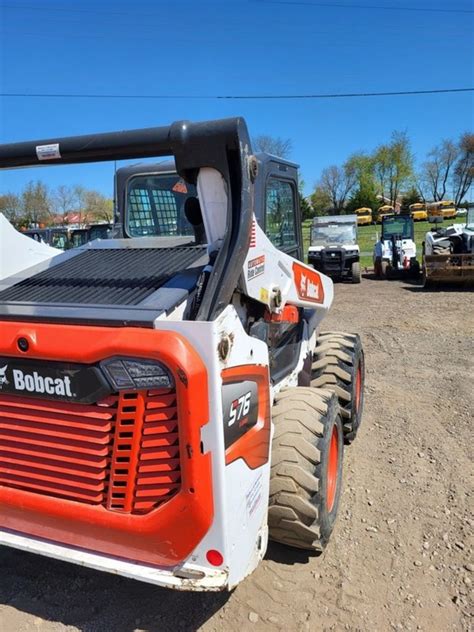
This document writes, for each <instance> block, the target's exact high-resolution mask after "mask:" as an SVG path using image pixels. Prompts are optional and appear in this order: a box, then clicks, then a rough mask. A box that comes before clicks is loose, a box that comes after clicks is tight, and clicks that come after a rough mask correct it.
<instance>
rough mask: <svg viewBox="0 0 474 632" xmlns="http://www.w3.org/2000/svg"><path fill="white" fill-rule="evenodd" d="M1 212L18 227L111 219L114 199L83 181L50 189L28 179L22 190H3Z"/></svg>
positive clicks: (106, 220) (0, 195)
mask: <svg viewBox="0 0 474 632" xmlns="http://www.w3.org/2000/svg"><path fill="white" fill-rule="evenodd" d="M0 213H3V214H4V215H5V217H6V218H7V219H8V220H9V221H10V222H11V223H12V224H13V225H14V226H15V227H16V228H18V229H27V228H37V227H40V226H51V225H67V224H70V223H72V222H71V219H72V218H73V217H74V218H75V220H76V221H74V223H79V224H85V223H91V222H111V221H112V217H113V201H112V200H111V199H109V198H107V197H106V196H104V195H102V193H100V192H99V191H95V190H93V189H86V188H85V187H83V186H80V185H74V186H67V185H60V186H58V187H57V188H55V189H49V188H48V187H47V186H46V185H45V184H44V183H43V182H41V181H40V180H37V181H31V182H28V184H27V185H26V186H25V187H24V188H23V190H22V191H21V192H20V193H18V194H17V193H4V194H0Z"/></svg>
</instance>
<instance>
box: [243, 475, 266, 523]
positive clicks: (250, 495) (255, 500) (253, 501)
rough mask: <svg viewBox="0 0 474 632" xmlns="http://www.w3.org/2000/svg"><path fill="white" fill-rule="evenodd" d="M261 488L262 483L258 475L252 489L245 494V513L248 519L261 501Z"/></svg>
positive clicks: (260, 476)
mask: <svg viewBox="0 0 474 632" xmlns="http://www.w3.org/2000/svg"><path fill="white" fill-rule="evenodd" d="M262 488H263V481H262V475H261V474H260V475H259V476H258V478H257V480H256V481H255V482H254V483H253V485H252V487H251V488H250V489H249V491H248V492H247V493H246V494H245V497H246V504H247V513H248V515H249V518H250V517H251V516H252V514H253V513H254V512H255V510H256V509H257V507H258V506H259V504H260V502H261V500H262Z"/></svg>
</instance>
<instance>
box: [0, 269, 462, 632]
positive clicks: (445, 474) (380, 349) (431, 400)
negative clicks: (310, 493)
mask: <svg viewBox="0 0 474 632" xmlns="http://www.w3.org/2000/svg"><path fill="white" fill-rule="evenodd" d="M325 328H326V329H329V330H347V331H355V332H359V333H360V334H361V335H362V338H363V342H364V346H365V352H366V364H367V385H366V399H365V415H364V420H363V425H362V428H361V430H360V433H359V436H358V438H357V440H356V441H355V443H354V444H353V445H352V446H350V447H349V448H347V449H346V452H345V464H344V474H345V484H344V493H343V498H342V502H341V512H340V516H339V520H338V522H337V525H336V529H335V532H334V534H333V537H332V540H331V542H330V544H329V547H328V549H327V550H326V552H325V553H324V554H323V555H322V556H320V557H311V556H310V557H308V556H307V555H306V554H304V553H301V552H296V553H294V552H290V551H289V550H287V549H285V547H283V546H277V545H271V546H270V548H269V551H268V554H267V557H266V559H265V561H264V562H263V563H262V564H261V565H260V566H259V568H258V569H257V570H256V572H255V573H254V574H253V575H252V576H251V577H250V578H248V579H247V580H246V581H245V582H243V583H242V584H241V585H240V586H238V587H237V589H236V590H235V591H234V592H233V593H232V594H230V595H229V594H182V593H177V592H172V591H167V590H161V589H158V588H155V587H153V586H148V585H146V584H140V583H138V582H133V581H129V580H126V579H122V578H119V577H114V576H110V575H106V574H101V573H97V572H94V571H91V570H88V569H80V568H77V567H75V566H71V565H68V564H65V563H62V562H57V561H54V560H47V559H43V558H40V557H36V556H33V555H29V554H26V553H21V552H17V551H13V550H9V549H5V548H3V549H0V568H1V570H2V572H1V573H0V621H1V628H2V630H5V631H6V632H17V631H24V632H29V631H33V630H34V631H37V630H43V631H45V632H54V631H58V632H65V631H75V630H81V631H84V632H95V631H97V632H104V631H106V632H107V631H109V630H110V631H114V632H119V631H120V632H122V631H123V632H131V631H135V630H145V631H150V632H151V631H153V632H154V631H168V630H170V631H175V630H176V629H178V630H197V629H199V630H203V631H205V632H211V631H219V632H221V631H224V630H225V631H226V632H227V631H229V632H233V631H235V632H237V631H238V632H242V630H251V629H255V630H285V631H288V630H298V631H300V630H301V631H308V632H309V631H311V632H312V631H315V630H351V631H358V630H361V631H366V630H377V631H383V630H392V629H393V630H426V631H430V632H431V631H439V632H447V631H449V630H461V631H464V630H465V631H467V630H468V629H469V628H470V623H471V621H472V620H471V619H470V616H472V614H473V608H472V601H471V595H472V584H473V583H474V565H473V564H474V559H473V540H472V535H471V534H472V533H473V527H474V520H473V519H472V513H471V510H472V490H473V480H472V463H473V449H472V427H471V424H472V411H473V409H474V395H473V391H474V385H473V383H474V363H473V358H474V336H473V331H474V294H473V293H470V292H462V291H453V292H433V293H428V292H423V291H421V290H420V289H419V288H418V287H416V286H409V285H406V284H404V283H402V282H397V281H394V282H386V281H371V280H366V279H364V280H363V282H362V284H361V285H360V286H353V285H350V284H339V285H337V286H336V299H335V304H334V307H333V309H332V311H331V314H330V316H329V317H328V319H327V322H326V323H325Z"/></svg>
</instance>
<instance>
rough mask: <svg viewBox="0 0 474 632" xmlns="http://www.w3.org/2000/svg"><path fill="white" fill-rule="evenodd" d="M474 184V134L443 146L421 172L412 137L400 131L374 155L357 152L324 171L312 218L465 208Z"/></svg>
mask: <svg viewBox="0 0 474 632" xmlns="http://www.w3.org/2000/svg"><path fill="white" fill-rule="evenodd" d="M473 181H474V134H472V133H469V132H465V133H464V134H462V135H461V136H460V138H459V139H457V140H452V139H447V140H443V141H441V143H440V144H439V145H437V146H435V147H433V148H432V149H431V150H430V151H429V152H428V154H427V156H426V160H425V161H424V162H422V163H421V165H420V166H419V167H418V168H416V166H415V160H414V155H413V152H412V150H411V144H410V139H409V137H408V135H407V133H406V132H400V131H394V132H393V133H392V136H391V138H390V140H389V141H388V142H387V143H382V144H381V145H379V146H378V147H376V148H375V150H374V151H373V152H371V153H365V152H357V153H355V154H352V155H351V156H349V158H348V159H347V160H346V162H345V163H344V164H343V165H330V166H329V167H326V168H325V169H323V171H322V172H321V176H320V178H319V180H318V181H317V182H316V184H315V187H314V191H313V193H312V195H311V196H310V206H311V210H310V211H309V213H308V212H307V216H311V215H326V214H329V213H334V214H342V213H353V212H354V211H355V210H356V209H357V208H362V207H369V208H371V209H372V210H376V209H377V208H378V207H380V206H382V205H383V204H390V205H392V206H395V205H399V206H400V207H401V208H404V207H405V208H406V207H408V205H410V204H413V203H415V202H430V201H435V202H436V201H440V200H444V199H450V200H454V203H455V205H456V206H464V205H465V203H466V202H467V200H466V196H467V194H468V192H469V189H470V187H471V186H472V185H473Z"/></svg>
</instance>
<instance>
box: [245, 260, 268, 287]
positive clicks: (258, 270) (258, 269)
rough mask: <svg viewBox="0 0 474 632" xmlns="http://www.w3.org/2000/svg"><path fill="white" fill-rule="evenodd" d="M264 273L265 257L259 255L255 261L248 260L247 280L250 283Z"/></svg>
mask: <svg viewBox="0 0 474 632" xmlns="http://www.w3.org/2000/svg"><path fill="white" fill-rule="evenodd" d="M264 272H265V255H260V257H256V258H255V259H250V261H249V262H248V273H247V280H248V281H251V280H252V279H255V277H258V276H260V275H261V274H263V273H264Z"/></svg>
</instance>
